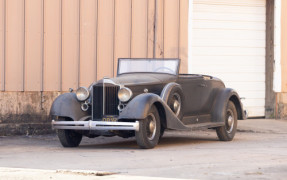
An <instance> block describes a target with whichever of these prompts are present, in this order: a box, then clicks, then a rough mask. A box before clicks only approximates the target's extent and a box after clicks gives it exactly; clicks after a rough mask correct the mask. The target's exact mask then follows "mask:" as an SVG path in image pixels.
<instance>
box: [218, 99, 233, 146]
mask: <svg viewBox="0 0 287 180" xmlns="http://www.w3.org/2000/svg"><path fill="white" fill-rule="evenodd" d="M236 129H237V111H236V107H235V105H234V103H233V102H232V101H229V102H228V104H227V108H226V113H225V125H224V126H222V127H218V128H216V133H217V136H218V138H219V140H221V141H231V140H232V139H233V138H234V136H235V133H236Z"/></svg>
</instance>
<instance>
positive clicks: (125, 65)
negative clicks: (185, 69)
mask: <svg viewBox="0 0 287 180" xmlns="http://www.w3.org/2000/svg"><path fill="white" fill-rule="evenodd" d="M178 67H179V59H119V64H118V75H119V74H124V73H141V72H144V73H145V72H149V73H165V74H173V75H177V74H178Z"/></svg>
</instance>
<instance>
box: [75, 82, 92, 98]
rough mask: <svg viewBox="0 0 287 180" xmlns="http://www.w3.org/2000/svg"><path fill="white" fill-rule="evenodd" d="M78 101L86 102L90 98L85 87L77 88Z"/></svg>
mask: <svg viewBox="0 0 287 180" xmlns="http://www.w3.org/2000/svg"><path fill="white" fill-rule="evenodd" d="M76 96H77V99H78V101H86V100H87V99H88V98H89V97H90V92H89V90H88V88H86V87H83V86H81V87H79V88H78V89H77V91H76Z"/></svg>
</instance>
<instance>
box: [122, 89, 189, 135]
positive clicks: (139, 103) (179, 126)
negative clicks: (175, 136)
mask: <svg viewBox="0 0 287 180" xmlns="http://www.w3.org/2000/svg"><path fill="white" fill-rule="evenodd" d="M153 104H156V106H157V108H158V106H161V107H162V109H163V111H164V113H165V119H166V127H167V128H168V129H175V130H187V129H189V128H188V127H186V126H185V125H184V124H183V123H182V122H181V121H180V120H179V119H178V118H177V117H176V116H175V115H174V113H173V112H172V111H171V109H170V108H169V107H168V106H167V104H166V103H165V102H164V101H163V100H162V99H161V97H160V96H158V95H156V94H152V93H145V94H140V95H138V96H136V97H135V98H133V99H132V100H131V101H130V102H129V103H128V104H127V106H126V107H125V108H124V109H123V111H122V112H121V113H120V116H119V119H136V120H143V119H145V118H146V117H147V115H148V112H149V109H150V107H151V106H152V105H153ZM161 118H162V117H161Z"/></svg>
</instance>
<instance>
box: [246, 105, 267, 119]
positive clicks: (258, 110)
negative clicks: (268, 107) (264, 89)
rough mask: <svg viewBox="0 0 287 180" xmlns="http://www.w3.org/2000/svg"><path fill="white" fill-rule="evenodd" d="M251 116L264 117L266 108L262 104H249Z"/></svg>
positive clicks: (248, 109)
mask: <svg viewBox="0 0 287 180" xmlns="http://www.w3.org/2000/svg"><path fill="white" fill-rule="evenodd" d="M247 111H248V116H249V117H263V116H264V113H265V108H264V107H262V106H254V107H252V106H249V107H248V108H247Z"/></svg>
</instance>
